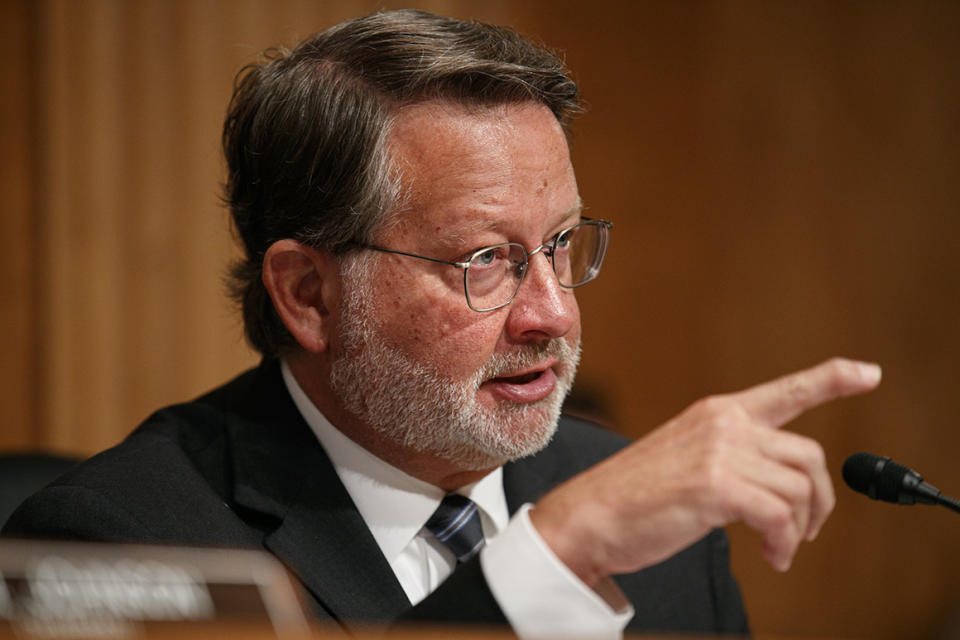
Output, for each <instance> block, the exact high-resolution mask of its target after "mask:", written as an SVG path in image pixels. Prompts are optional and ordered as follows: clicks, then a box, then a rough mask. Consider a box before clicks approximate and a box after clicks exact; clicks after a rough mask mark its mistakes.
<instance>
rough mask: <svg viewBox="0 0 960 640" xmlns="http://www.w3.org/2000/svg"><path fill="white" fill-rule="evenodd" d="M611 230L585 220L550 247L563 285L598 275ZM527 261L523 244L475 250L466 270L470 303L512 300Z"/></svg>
mask: <svg viewBox="0 0 960 640" xmlns="http://www.w3.org/2000/svg"><path fill="white" fill-rule="evenodd" d="M607 233H608V231H607V227H606V226H605V225H603V224H597V223H594V222H584V223H581V224H578V225H576V226H574V227H572V228H570V229H567V230H566V231H564V232H563V233H561V234H560V235H559V236H557V238H556V240H555V241H554V242H553V243H551V245H550V246H547V247H546V249H547V251H549V252H551V253H552V256H551V261H552V263H553V270H554V272H555V273H556V274H557V279H558V280H559V281H560V284H561V285H562V286H564V287H568V288H573V287H578V286H580V285H582V284H586V283H587V282H589V281H590V280H593V279H594V278H595V277H596V276H597V273H599V271H600V266H601V264H602V262H603V257H604V253H605V251H606V235H607ZM526 263H527V252H526V249H524V247H523V246H522V245H519V244H502V245H497V246H495V247H489V248H487V249H485V250H483V251H480V252H478V253H476V254H474V255H473V257H472V258H471V260H470V266H469V267H468V268H467V270H466V273H465V274H464V278H465V280H464V282H465V284H466V294H467V301H468V302H469V304H470V306H471V307H472V308H474V309H476V310H477V311H485V310H489V309H495V308H497V307H500V306H503V305H505V304H507V303H508V302H510V300H512V299H513V296H514V295H515V294H516V292H517V289H518V288H519V287H520V282H521V281H522V280H523V273H524V269H525V265H526Z"/></svg>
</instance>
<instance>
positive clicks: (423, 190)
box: [388, 101, 580, 235]
mask: <svg viewBox="0 0 960 640" xmlns="http://www.w3.org/2000/svg"><path fill="white" fill-rule="evenodd" d="M388 147H389V151H390V154H391V160H392V164H393V170H394V171H395V172H396V174H397V177H398V180H399V182H400V184H401V185H402V191H403V197H402V199H401V204H400V206H399V207H398V208H397V211H396V212H395V216H394V219H393V220H392V223H393V224H392V225H391V226H392V227H398V226H399V227H409V226H411V225H415V226H419V227H421V228H420V229H419V231H420V232H428V233H429V232H433V231H435V232H437V233H447V234H450V233H454V234H465V235H466V234H469V235H473V234H476V233H480V232H483V231H485V230H488V229H494V230H497V228H499V227H502V226H504V225H508V224H509V223H510V222H511V221H512V219H513V218H514V217H515V216H516V215H519V214H520V213H521V212H522V213H524V214H525V215H534V216H535V215H537V214H541V215H552V216H563V215H566V214H568V213H569V212H570V211H573V210H576V212H577V213H579V202H580V200H579V196H578V194H577V188H576V180H575V177H574V174H573V167H572V165H571V163H570V155H569V149H568V145H567V139H566V136H565V134H564V132H563V129H562V127H561V126H560V123H559V122H558V121H557V120H556V118H555V116H554V115H553V113H552V112H551V111H550V110H549V109H548V108H547V107H546V106H544V105H542V104H540V103H536V102H519V103H508V104H497V105H461V104H455V103H450V102H447V101H430V102H424V103H418V104H415V105H410V106H408V107H405V108H403V109H400V110H399V111H398V113H397V115H396V117H395V119H394V121H393V123H392V126H391V131H390V135H389V145H388ZM429 225H434V226H436V227H437V228H435V229H434V228H429ZM425 226H426V227H427V228H423V227H425Z"/></svg>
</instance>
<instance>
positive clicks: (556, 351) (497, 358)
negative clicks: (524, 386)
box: [476, 338, 580, 387]
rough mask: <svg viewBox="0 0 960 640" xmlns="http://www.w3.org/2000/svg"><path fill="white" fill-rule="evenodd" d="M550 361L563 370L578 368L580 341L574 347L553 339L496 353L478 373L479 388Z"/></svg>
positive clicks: (559, 339)
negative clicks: (491, 380)
mask: <svg viewBox="0 0 960 640" xmlns="http://www.w3.org/2000/svg"><path fill="white" fill-rule="evenodd" d="M550 359H555V360H556V361H557V363H558V364H559V365H561V366H562V367H563V368H569V367H576V364H577V362H578V361H579V359H580V343H579V341H578V342H577V344H576V345H575V346H573V345H571V344H570V343H568V342H567V341H566V340H563V339H562V338H551V339H550V340H549V341H547V342H545V343H543V344H527V345H523V346H521V347H518V348H517V350H516V351H511V352H509V353H494V354H492V355H491V356H490V359H489V360H487V362H486V364H484V365H483V367H481V368H480V370H479V371H478V372H477V375H476V383H477V386H478V387H479V386H480V385H481V384H482V383H483V382H484V381H486V380H490V379H492V378H500V377H503V376H506V375H509V374H512V373H515V372H516V371H518V370H522V369H528V368H530V367H532V366H534V365H537V364H540V363H542V362H543V361H544V360H550Z"/></svg>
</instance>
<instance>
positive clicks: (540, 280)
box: [506, 251, 580, 343]
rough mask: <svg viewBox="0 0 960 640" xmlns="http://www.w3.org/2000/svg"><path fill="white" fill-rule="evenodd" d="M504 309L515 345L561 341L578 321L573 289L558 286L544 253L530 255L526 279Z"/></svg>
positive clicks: (507, 328)
mask: <svg viewBox="0 0 960 640" xmlns="http://www.w3.org/2000/svg"><path fill="white" fill-rule="evenodd" d="M507 308H508V310H509V313H508V315H507V321H506V331H507V335H508V336H509V338H510V339H511V340H512V341H514V342H520V343H523V342H531V341H533V342H545V341H547V340H549V339H551V338H560V337H563V336H565V335H567V334H568V333H570V331H572V330H573V329H574V328H575V327H576V326H577V324H578V323H579V321H580V308H579V307H578V306H577V299H576V297H575V296H574V294H573V289H566V288H564V287H561V286H560V282H559V281H558V280H557V276H556V274H555V273H554V272H553V263H552V261H551V260H550V258H549V257H548V256H547V255H545V252H543V251H541V252H539V254H538V255H532V256H530V262H529V263H528V265H527V274H526V277H524V279H523V282H522V283H521V284H520V289H519V290H518V291H517V295H516V297H514V299H513V302H511V303H510V306H509V307H507Z"/></svg>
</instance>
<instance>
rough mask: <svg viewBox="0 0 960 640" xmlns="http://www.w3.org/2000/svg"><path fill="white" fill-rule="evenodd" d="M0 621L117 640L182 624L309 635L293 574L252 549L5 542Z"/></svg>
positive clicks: (0, 556) (0, 559) (42, 633)
mask: <svg viewBox="0 0 960 640" xmlns="http://www.w3.org/2000/svg"><path fill="white" fill-rule="evenodd" d="M0 621H5V624H6V625H8V626H9V627H10V628H12V629H13V631H14V632H15V633H17V634H19V635H26V636H33V637H45V638H79V637H84V638H107V637H111V638H117V637H125V636H130V635H132V634H135V633H136V632H137V631H138V630H141V629H143V628H144V627H147V628H149V627H151V626H154V625H164V626H166V625H170V624H182V623H194V624H196V623H224V622H227V623H242V624H254V625H269V627H270V628H272V629H273V630H274V631H276V632H277V633H278V635H279V634H284V633H294V634H300V633H304V632H306V631H307V629H308V628H309V627H308V624H307V621H306V616H305V615H304V613H303V609H302V607H301V605H300V600H299V598H298V595H297V593H296V587H294V585H293V582H292V581H291V579H290V576H289V574H288V573H287V572H286V570H285V569H284V568H283V566H282V565H280V563H279V562H277V561H276V559H274V558H273V557H272V556H270V555H269V554H267V553H265V552H261V551H254V550H232V549H205V548H185V547H165V546H144V545H114V544H103V543H85V542H45V541H44V542H41V541H28V540H7V539H4V540H0Z"/></svg>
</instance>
